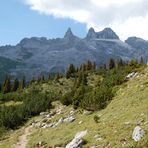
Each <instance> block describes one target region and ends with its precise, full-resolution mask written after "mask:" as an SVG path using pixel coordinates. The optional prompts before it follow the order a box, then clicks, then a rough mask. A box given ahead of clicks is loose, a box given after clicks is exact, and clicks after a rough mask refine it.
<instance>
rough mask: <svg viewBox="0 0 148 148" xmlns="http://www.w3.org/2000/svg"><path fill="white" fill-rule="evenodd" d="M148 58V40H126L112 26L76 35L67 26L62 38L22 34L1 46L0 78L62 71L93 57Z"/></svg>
mask: <svg viewBox="0 0 148 148" xmlns="http://www.w3.org/2000/svg"><path fill="white" fill-rule="evenodd" d="M111 57H112V58H115V59H119V58H122V59H123V60H130V59H133V58H134V59H140V58H141V57H143V58H144V60H145V61H147V60H148V41H146V40H144V39H142V38H138V37H129V38H128V39H127V40H125V42H123V41H122V40H120V38H119V37H118V35H117V34H116V33H115V32H114V31H113V30H112V29H111V28H105V29H104V30H102V31H100V32H95V30H94V29H93V28H90V29H89V31H88V33H87V35H86V37H85V38H79V37H77V36H75V35H74V34H73V33H72V31H71V29H70V28H69V29H68V30H67V32H66V33H65V35H64V37H63V38H56V39H47V38H45V37H32V38H24V39H22V40H21V41H20V43H18V44H17V45H15V46H11V45H7V46H1V47H0V78H1V79H3V78H4V75H5V74H7V73H9V74H11V75H13V76H22V75H25V76H26V77H27V79H31V78H32V76H35V77H36V76H38V75H40V74H42V73H43V74H45V75H46V74H48V73H56V72H65V70H66V68H67V67H68V65H69V64H71V63H73V64H74V65H75V66H80V64H82V63H84V62H86V61H87V60H91V61H95V62H96V64H97V65H98V66H99V65H102V64H104V63H105V62H106V61H108V60H109V59H110V58H111Z"/></svg>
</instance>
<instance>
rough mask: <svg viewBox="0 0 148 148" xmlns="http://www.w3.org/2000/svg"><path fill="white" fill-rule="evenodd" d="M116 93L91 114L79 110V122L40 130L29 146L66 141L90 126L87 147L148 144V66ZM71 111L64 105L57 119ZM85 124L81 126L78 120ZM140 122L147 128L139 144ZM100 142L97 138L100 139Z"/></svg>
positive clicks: (141, 145) (140, 145)
mask: <svg viewBox="0 0 148 148" xmlns="http://www.w3.org/2000/svg"><path fill="white" fill-rule="evenodd" d="M118 89H119V90H118V91H117V95H116V96H115V97H114V99H113V100H112V102H111V103H110V104H109V105H108V106H107V108H106V109H104V110H102V111H98V112H95V113H93V114H91V115H89V116H86V115H83V114H82V113H81V112H80V111H77V112H76V114H75V116H76V121H74V122H73V123H71V124H61V125H59V126H58V127H57V128H49V129H45V130H43V129H38V130H35V132H34V133H33V134H32V135H31V136H30V137H29V139H30V140H29V143H28V148H31V147H33V146H34V145H35V144H36V143H38V142H39V141H44V142H46V143H47V145H48V146H52V145H56V144H59V145H60V144H61V145H62V144H65V143H67V142H68V141H69V140H71V139H72V138H73V137H74V135H75V134H76V133H77V132H79V131H82V130H85V129H87V130H88V134H87V136H86V137H85V138H84V139H85V140H86V141H87V144H86V145H85V146H84V147H90V146H93V145H95V146H100V147H114V148H115V147H117V148H119V147H142V148H146V147H147V146H148V145H147V143H148V141H147V139H148V134H147V130H148V122H147V121H148V68H147V69H145V70H144V71H143V72H141V73H140V74H139V77H138V78H134V79H133V80H130V81H128V82H127V83H125V84H123V85H122V86H120V87H119V88H118ZM71 110H72V108H71V107H65V108H64V114H63V115H57V116H56V117H55V119H53V120H56V119H59V118H60V117H63V116H66V114H68V113H69V112H70V111H71ZM95 115H98V116H99V117H100V119H99V123H95V121H94V116H95ZM80 121H82V124H80V125H79V122H80ZM137 123H140V126H141V127H142V128H143V129H144V131H145V135H144V137H143V139H142V140H141V141H140V142H139V143H136V142H135V141H134V140H132V132H133V129H134V127H135V126H136V124H137ZM96 137H99V138H98V141H97V138H96Z"/></svg>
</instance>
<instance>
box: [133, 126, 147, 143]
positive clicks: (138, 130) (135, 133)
mask: <svg viewBox="0 0 148 148" xmlns="http://www.w3.org/2000/svg"><path fill="white" fill-rule="evenodd" d="M143 135H144V130H143V129H142V128H141V127H140V126H136V127H135V128H134V131H133V135H132V138H133V139H134V140H135V141H136V142H137V141H140V140H141V138H142V137H143Z"/></svg>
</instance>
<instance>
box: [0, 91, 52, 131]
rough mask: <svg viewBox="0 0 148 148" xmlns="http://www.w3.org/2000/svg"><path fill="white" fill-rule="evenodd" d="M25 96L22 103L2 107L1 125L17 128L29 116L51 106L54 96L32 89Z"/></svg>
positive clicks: (0, 109) (0, 112) (0, 110)
mask: <svg viewBox="0 0 148 148" xmlns="http://www.w3.org/2000/svg"><path fill="white" fill-rule="evenodd" d="M23 97H24V99H23V104H21V105H17V106H1V107H0V119H1V120H0V127H5V128H7V129H15V128H17V127H18V126H20V125H21V124H23V123H24V122H25V121H26V120H27V119H28V118H29V117H32V116H35V115H38V114H39V113H40V112H43V111H46V110H47V109H50V107H51V100H52V96H50V97H49V95H48V96H47V95H46V94H42V93H40V92H38V91H32V92H30V93H28V94H25V95H24V96H23Z"/></svg>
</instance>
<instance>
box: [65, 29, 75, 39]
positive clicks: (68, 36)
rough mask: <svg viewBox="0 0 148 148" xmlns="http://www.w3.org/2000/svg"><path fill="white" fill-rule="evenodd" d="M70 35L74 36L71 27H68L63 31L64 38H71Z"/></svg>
mask: <svg viewBox="0 0 148 148" xmlns="http://www.w3.org/2000/svg"><path fill="white" fill-rule="evenodd" d="M72 37H74V35H73V33H72V31H71V28H68V30H67V31H66V33H65V36H64V38H72Z"/></svg>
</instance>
